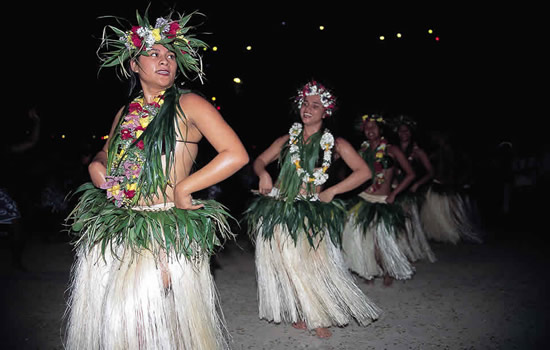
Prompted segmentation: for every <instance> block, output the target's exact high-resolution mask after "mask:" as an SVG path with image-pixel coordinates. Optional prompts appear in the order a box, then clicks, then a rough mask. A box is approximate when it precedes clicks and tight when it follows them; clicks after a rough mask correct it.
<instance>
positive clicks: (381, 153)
mask: <svg viewBox="0 0 550 350" xmlns="http://www.w3.org/2000/svg"><path fill="white" fill-rule="evenodd" d="M387 147H388V141H386V139H385V138H384V137H382V138H381V139H380V144H379V145H378V147H376V150H374V165H373V167H374V169H373V171H374V179H373V184H372V185H371V186H370V187H369V188H368V189H367V191H368V192H370V193H373V192H376V191H377V190H378V189H379V188H380V187H381V186H382V184H383V183H384V182H385V181H386V180H385V178H384V169H385V166H384V164H382V162H383V160H384V157H385V156H386V148H387ZM369 149H370V143H369V142H368V141H363V143H362V144H361V150H360V153H361V155H362V156H363V158H364V154H365V153H366V152H368V151H369Z"/></svg>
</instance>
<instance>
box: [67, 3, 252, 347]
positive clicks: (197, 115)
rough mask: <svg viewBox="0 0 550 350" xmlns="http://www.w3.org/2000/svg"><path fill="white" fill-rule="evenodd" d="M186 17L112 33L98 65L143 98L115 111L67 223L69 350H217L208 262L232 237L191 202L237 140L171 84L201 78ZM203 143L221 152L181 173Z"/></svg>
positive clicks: (219, 217) (237, 151)
mask: <svg viewBox="0 0 550 350" xmlns="http://www.w3.org/2000/svg"><path fill="white" fill-rule="evenodd" d="M192 15H193V13H191V14H189V15H185V16H184V15H181V16H179V18H177V19H175V20H173V19H171V18H170V16H168V17H163V18H158V19H157V20H156V23H155V25H154V26H153V25H151V24H149V22H148V20H147V14H146V16H145V17H143V18H142V17H141V16H139V15H138V25H137V26H135V27H133V28H132V29H131V30H128V31H122V30H119V29H116V28H113V27H111V28H112V29H113V31H114V33H115V37H114V38H104V40H105V41H104V48H106V47H107V46H108V51H107V52H106V55H107V56H106V57H105V61H104V62H103V64H102V67H111V66H117V65H120V66H119V67H120V68H121V69H122V70H121V72H122V74H123V75H125V76H130V75H132V76H135V78H136V79H137V80H138V81H139V86H140V87H141V91H140V92H139V94H138V95H137V96H136V97H135V98H134V99H133V100H132V101H131V102H130V103H129V104H127V105H126V106H124V107H123V108H121V110H120V111H119V113H118V114H117V115H116V117H115V120H114V122H113V124H112V129H111V131H110V133H109V142H107V143H106V144H105V146H104V147H103V149H102V150H101V151H100V152H99V153H98V154H97V155H96V156H95V158H94V160H93V161H92V162H91V164H90V165H89V173H90V177H91V179H92V182H93V184H91V183H88V184H85V185H83V186H82V187H81V189H80V191H81V192H82V195H81V197H80V199H79V202H78V204H77V206H76V208H75V209H74V210H73V212H72V213H71V215H70V217H69V221H70V223H71V225H72V226H71V229H72V230H73V231H74V233H76V234H77V235H79V238H78V240H77V242H76V249H77V257H76V262H75V264H74V266H73V269H72V281H71V282H72V283H71V295H70V299H69V307H68V309H67V318H68V320H67V321H68V322H67V330H66V347H67V348H68V349H193V350H195V349H219V348H228V340H227V334H226V333H227V332H226V331H225V326H224V322H223V317H222V315H221V313H220V310H218V300H217V294H216V291H215V286H214V282H213V279H212V275H211V273H210V269H209V257H210V254H211V253H212V252H213V250H214V248H215V247H216V246H217V245H219V244H220V241H219V240H218V238H217V235H216V231H218V230H219V231H221V232H220V235H221V236H222V238H226V237H229V236H230V232H229V231H228V224H227V219H226V217H227V213H226V211H225V209H224V207H223V206H221V205H220V204H219V203H217V202H215V201H212V200H209V201H197V200H193V199H192V197H191V195H192V194H193V193H194V192H196V191H199V190H201V189H204V188H206V187H208V186H210V185H212V184H215V183H217V182H220V181H222V180H223V179H225V178H227V177H228V176H230V175H231V174H233V173H234V172H236V171H237V170H238V169H240V168H241V167H242V166H243V165H244V164H245V163H246V162H247V161H248V155H247V153H246V151H245V149H244V147H243V145H242V144H241V142H240V140H239V138H238V137H237V135H236V134H235V133H234V132H233V130H232V129H231V128H230V127H229V125H227V124H226V122H225V121H224V120H223V118H222V117H221V116H220V114H219V113H218V112H217V110H216V109H215V108H214V107H213V106H212V105H211V104H210V103H209V102H207V101H206V100H204V99H203V98H201V97H199V96H198V95H196V94H193V93H190V92H189V91H180V90H178V89H177V88H176V87H175V86H174V80H175V76H176V73H178V72H179V73H181V74H184V75H185V74H187V73H188V72H191V73H197V74H199V76H201V75H202V71H201V63H200V56H199V55H198V49H199V48H201V47H203V46H204V45H205V44H204V43H203V42H202V41H200V40H198V39H196V38H195V37H194V36H193V35H192V34H191V33H190V31H189V30H190V27H188V26H187V23H188V21H189V20H190V19H191V16H192ZM203 136H204V137H205V138H206V139H207V140H208V141H209V142H210V144H211V145H212V146H213V147H214V149H216V151H217V152H218V154H217V155H216V156H215V157H214V158H213V159H212V160H211V161H210V162H209V163H208V164H206V165H205V166H204V167H202V168H201V169H199V170H197V171H196V172H194V173H192V174H191V173H190V170H191V167H192V165H193V162H194V159H195V157H196V156H197V153H198V151H199V150H198V142H199V140H200V139H201V138H202V137H203Z"/></svg>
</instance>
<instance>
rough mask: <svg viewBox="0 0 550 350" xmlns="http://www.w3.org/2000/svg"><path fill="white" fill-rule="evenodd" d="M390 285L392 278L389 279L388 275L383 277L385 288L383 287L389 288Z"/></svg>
mask: <svg viewBox="0 0 550 350" xmlns="http://www.w3.org/2000/svg"><path fill="white" fill-rule="evenodd" d="M392 283H393V278H391V277H390V276H388V275H385V276H384V286H385V287H389V286H391V285H392Z"/></svg>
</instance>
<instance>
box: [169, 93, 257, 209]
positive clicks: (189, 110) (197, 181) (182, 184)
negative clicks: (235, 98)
mask: <svg viewBox="0 0 550 350" xmlns="http://www.w3.org/2000/svg"><path fill="white" fill-rule="evenodd" d="M180 105H181V107H182V109H183V112H184V113H185V115H186V117H187V120H188V122H190V124H192V125H193V127H196V128H197V129H198V131H200V133H201V134H202V135H203V136H204V137H206V139H207V140H208V142H210V144H211V145H212V147H214V149H215V150H216V151H217V152H218V154H217V155H216V156H215V157H214V158H213V159H212V160H211V161H210V162H208V164H206V165H205V166H204V167H202V168H201V169H199V170H198V171H196V172H195V173H193V174H191V175H190V176H188V177H186V178H184V179H182V180H181V181H179V182H178V183H177V184H176V187H175V191H174V202H175V204H176V207H178V208H181V209H196V208H198V207H200V206H194V205H192V204H191V194H192V193H193V192H196V191H200V190H202V189H204V188H207V187H208V186H211V185H214V184H216V183H218V182H221V181H223V180H225V179H226V178H228V177H229V176H231V175H233V174H234V173H235V172H237V171H238V170H239V169H240V168H242V167H243V166H244V165H245V164H246V163H247V162H248V153H247V152H246V150H245V148H244V146H243V144H242V143H241V141H240V139H239V137H238V136H237V134H236V133H235V132H234V131H233V129H231V127H230V126H229V125H228V124H227V123H226V122H225V120H224V119H223V118H222V116H221V115H220V114H219V113H218V111H217V110H216V109H215V108H214V107H213V106H212V105H211V104H210V103H209V102H208V101H206V100H205V99H203V98H202V97H200V96H198V95H195V94H185V95H182V96H181V98H180Z"/></svg>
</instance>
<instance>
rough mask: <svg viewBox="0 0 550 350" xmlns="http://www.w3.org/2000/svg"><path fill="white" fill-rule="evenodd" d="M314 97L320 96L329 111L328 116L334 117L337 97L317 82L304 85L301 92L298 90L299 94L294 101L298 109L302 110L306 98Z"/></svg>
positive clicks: (327, 111)
mask: <svg viewBox="0 0 550 350" xmlns="http://www.w3.org/2000/svg"><path fill="white" fill-rule="evenodd" d="M312 95H319V96H320V97H321V104H322V105H323V107H325V108H326V109H327V110H326V113H327V115H328V116H330V115H332V113H333V112H334V109H335V108H336V97H334V96H333V95H332V93H331V92H330V91H329V90H328V89H327V88H326V87H325V86H323V85H322V84H320V83H318V82H316V81H315V80H313V81H311V82H309V83H307V84H306V85H304V87H303V88H302V89H301V90H298V94H297V96H296V98H295V99H294V102H295V103H296V104H297V106H298V109H300V108H302V103H304V100H305V98H306V96H312Z"/></svg>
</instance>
